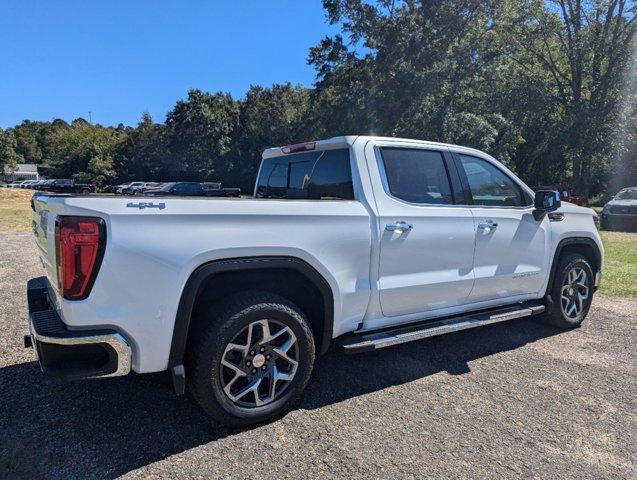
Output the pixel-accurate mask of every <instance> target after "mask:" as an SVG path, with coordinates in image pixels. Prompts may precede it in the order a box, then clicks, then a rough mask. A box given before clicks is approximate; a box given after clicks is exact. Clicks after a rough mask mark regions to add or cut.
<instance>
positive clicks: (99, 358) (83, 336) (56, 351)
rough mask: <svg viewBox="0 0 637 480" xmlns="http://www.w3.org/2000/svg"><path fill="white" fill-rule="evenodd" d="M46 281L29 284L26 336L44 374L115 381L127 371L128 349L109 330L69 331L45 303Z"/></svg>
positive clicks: (39, 278)
mask: <svg viewBox="0 0 637 480" xmlns="http://www.w3.org/2000/svg"><path fill="white" fill-rule="evenodd" d="M47 287H48V280H47V278H46V277H38V278H33V279H31V280H29V282H28V285H27V298H28V303H29V332H30V341H26V339H25V345H28V344H31V345H32V346H33V347H34V348H35V350H36V352H37V357H38V362H39V363H40V368H41V369H42V371H43V372H44V373H47V374H49V375H52V376H55V377H59V378H64V379H79V378H93V377H115V376H121V375H126V374H127V373H129V372H130V370H131V346H130V344H129V342H128V341H127V340H126V338H125V337H124V336H123V335H122V334H121V333H119V332H117V331H115V330H111V329H98V330H69V329H67V327H66V325H64V323H63V322H62V320H61V319H60V317H59V315H58V314H57V312H56V311H55V310H53V309H52V308H51V307H50V305H49V302H48V300H47Z"/></svg>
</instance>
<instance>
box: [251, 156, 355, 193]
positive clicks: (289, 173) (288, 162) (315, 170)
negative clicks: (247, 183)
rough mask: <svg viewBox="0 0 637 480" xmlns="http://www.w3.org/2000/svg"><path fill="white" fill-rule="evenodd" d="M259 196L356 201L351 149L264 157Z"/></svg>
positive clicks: (259, 181)
mask: <svg viewBox="0 0 637 480" xmlns="http://www.w3.org/2000/svg"><path fill="white" fill-rule="evenodd" d="M256 196H257V198H282V199H311V200H353V199H354V188H353V184H352V171H351V167H350V160H349V149H347V148H343V149H338V150H325V151H318V152H306V153H296V154H291V155H284V156H281V157H274V158H267V159H265V160H263V164H262V165H261V172H260V174H259V178H258V180H257V190H256Z"/></svg>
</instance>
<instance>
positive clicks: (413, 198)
mask: <svg viewBox="0 0 637 480" xmlns="http://www.w3.org/2000/svg"><path fill="white" fill-rule="evenodd" d="M380 152H381V157H382V159H383V165H384V166H385V175H386V177H387V188H388V189H389V192H390V193H391V194H392V195H393V196H394V197H396V198H399V199H401V200H405V201H406V202H411V203H422V204H434V205H448V204H452V203H453V197H452V195H451V185H450V183H449V176H448V175H447V169H446V167H445V162H444V159H443V156H442V153H441V152H437V151H434V150H423V149H417V148H388V147H383V148H381V149H380Z"/></svg>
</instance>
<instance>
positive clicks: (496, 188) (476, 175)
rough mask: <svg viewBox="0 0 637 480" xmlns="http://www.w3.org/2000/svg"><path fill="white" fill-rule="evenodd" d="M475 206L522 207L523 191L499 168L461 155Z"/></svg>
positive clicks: (481, 160) (479, 159)
mask: <svg viewBox="0 0 637 480" xmlns="http://www.w3.org/2000/svg"><path fill="white" fill-rule="evenodd" d="M460 162H461V163H462V167H463V169H464V173H465V175H466V176H467V182H468V183H469V190H471V196H472V197H473V204H474V205H484V206H494V207H521V206H523V204H524V203H526V200H527V199H525V201H524V202H523V199H522V190H521V189H520V187H519V186H518V184H517V183H515V182H514V181H513V180H512V179H511V178H509V176H508V175H506V174H505V173H504V172H502V171H501V170H500V169H499V168H498V167H496V166H495V165H493V164H491V163H490V162H487V161H486V160H483V159H482V158H478V157H472V156H469V155H460Z"/></svg>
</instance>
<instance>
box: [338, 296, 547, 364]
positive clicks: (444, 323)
mask: <svg viewBox="0 0 637 480" xmlns="http://www.w3.org/2000/svg"><path fill="white" fill-rule="evenodd" d="M544 310H545V307H544V305H541V304H539V303H532V304H518V305H513V306H509V307H503V308H497V309H493V310H485V311H482V312H477V313H473V314H470V315H466V314H465V315H459V316H455V317H448V318H445V319H442V320H429V321H425V322H420V323H415V324H414V323H412V324H410V325H406V326H401V327H398V328H390V329H383V330H377V331H370V332H364V333H353V334H347V335H343V336H342V337H339V338H337V339H336V343H337V344H338V345H340V346H341V347H342V348H343V350H345V353H362V352H370V351H372V350H378V349H379V348H385V347H391V346H393V345H399V344H401V343H407V342H413V341H415V340H421V339H423V338H429V337H435V336H438V335H444V334H445V333H452V332H458V331H460V330H467V329H470V328H476V327H481V326H483V325H489V324H491V323H498V322H506V321H507V320H513V319H516V318H522V317H530V316H533V315H539V314H540V313H543V312H544Z"/></svg>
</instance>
